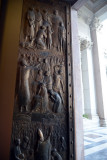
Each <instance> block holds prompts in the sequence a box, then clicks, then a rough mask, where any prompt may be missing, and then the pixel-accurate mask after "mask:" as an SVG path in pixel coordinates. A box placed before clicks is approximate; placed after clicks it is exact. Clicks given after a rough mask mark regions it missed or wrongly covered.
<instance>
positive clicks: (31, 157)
mask: <svg viewBox="0 0 107 160" xmlns="http://www.w3.org/2000/svg"><path fill="white" fill-rule="evenodd" d="M28 160H34V151H33V150H30V151H29V155H28Z"/></svg>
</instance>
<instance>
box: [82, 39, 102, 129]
mask: <svg viewBox="0 0 107 160" xmlns="http://www.w3.org/2000/svg"><path fill="white" fill-rule="evenodd" d="M92 46H93V42H91V41H90V40H88V39H87V38H80V48H81V61H82V62H81V67H82V82H83V93H84V113H85V115H86V116H87V117H88V118H89V119H92V122H93V125H94V126H98V125H99V118H98V115H97V109H96V108H97V107H96V93H95V84H94V73H93V60H92Z"/></svg>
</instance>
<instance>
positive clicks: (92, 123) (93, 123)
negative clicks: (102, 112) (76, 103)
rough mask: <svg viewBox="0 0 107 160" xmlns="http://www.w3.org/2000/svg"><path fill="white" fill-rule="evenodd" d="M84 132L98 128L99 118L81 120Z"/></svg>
mask: <svg viewBox="0 0 107 160" xmlns="http://www.w3.org/2000/svg"><path fill="white" fill-rule="evenodd" d="M83 124H84V130H87V129H92V128H96V127H99V126H100V123H99V117H98V116H97V115H96V116H92V119H87V118H83Z"/></svg>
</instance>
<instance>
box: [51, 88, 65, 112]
mask: <svg viewBox="0 0 107 160" xmlns="http://www.w3.org/2000/svg"><path fill="white" fill-rule="evenodd" d="M49 93H50V98H51V99H52V100H53V102H54V105H53V112H54V113H61V110H62V100H61V97H60V95H59V94H58V93H57V92H54V91H53V90H51V91H49Z"/></svg>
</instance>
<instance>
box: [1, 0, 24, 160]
mask: <svg viewBox="0 0 107 160" xmlns="http://www.w3.org/2000/svg"><path fill="white" fill-rule="evenodd" d="M21 12H22V0H18V1H17V0H9V1H8V6H7V10H6V16H5V22H4V32H3V39H2V46H1V57H0V159H2V160H7V159H9V149H10V139H11V129H12V116H13V106H14V89H15V79H16V69H17V53H18V42H19V33H20V22H21Z"/></svg>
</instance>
